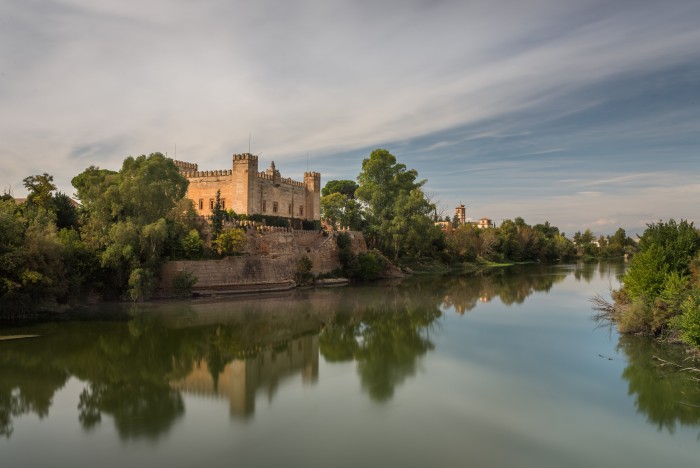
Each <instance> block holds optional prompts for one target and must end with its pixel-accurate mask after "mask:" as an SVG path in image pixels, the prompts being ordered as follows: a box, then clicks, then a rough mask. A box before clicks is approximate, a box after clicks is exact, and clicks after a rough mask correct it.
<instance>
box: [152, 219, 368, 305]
mask: <svg viewBox="0 0 700 468" xmlns="http://www.w3.org/2000/svg"><path fill="white" fill-rule="evenodd" d="M346 232H347V233H348V234H349V235H350V238H351V240H352V246H353V251H354V252H355V253H360V252H366V251H367V245H366V243H365V239H364V237H363V235H362V233H361V232H354V231H346ZM336 237H337V233H334V232H331V233H330V234H329V235H327V236H324V235H322V234H321V233H320V232H319V231H290V232H272V233H264V234H259V233H256V232H254V231H249V232H248V243H247V254H246V255H244V256H240V257H227V258H224V259H222V260H177V261H171V262H167V263H166V264H165V265H164V267H163V269H162V271H161V283H160V289H161V290H162V291H164V292H166V293H167V292H168V291H170V290H171V289H172V284H173V280H174V279H175V277H176V276H177V275H178V273H180V272H181V271H188V272H190V273H191V274H192V275H194V276H195V277H196V278H197V280H198V281H197V284H196V285H195V287H194V291H195V292H197V291H200V292H201V291H217V290H220V291H235V290H237V289H239V290H251V289H252V290H255V289H256V288H258V287H259V288H260V289H265V288H267V287H269V286H275V285H277V286H280V287H284V285H287V284H288V285H290V286H293V283H292V282H293V280H294V276H295V273H296V268H297V262H298V261H299V259H300V258H301V257H302V256H304V255H306V256H307V257H309V258H310V259H311V262H312V264H313V267H312V272H313V273H316V274H318V273H330V272H331V271H333V270H335V269H338V268H340V261H339V258H338V247H337V242H336Z"/></svg>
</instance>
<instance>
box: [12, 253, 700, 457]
mask: <svg viewBox="0 0 700 468" xmlns="http://www.w3.org/2000/svg"><path fill="white" fill-rule="evenodd" d="M622 268H623V267H622V265H612V264H589V265H583V264H579V265H568V266H556V267H539V266H531V267H523V268H517V269H508V270H500V271H497V272H493V273H492V274H488V275H483V276H478V277H474V276H472V277H444V278H414V279H411V280H408V281H404V282H403V283H400V284H394V285H391V284H388V285H387V284H384V285H371V286H353V287H345V288H337V289H324V290H311V291H295V292H293V293H289V294H288V295H284V296H277V297H270V296H264V297H259V298H255V299H250V298H248V299H236V300H217V301H214V300H207V301H204V300H200V301H191V302H178V303H158V304H147V305H138V306H122V307H119V308H114V306H112V307H107V306H103V307H101V308H100V309H99V310H94V311H91V312H90V315H89V317H84V318H82V319H81V320H63V321H62V322H60V323H50V324H41V325H26V326H21V327H19V326H14V327H9V326H8V325H4V326H3V328H2V329H0V335H9V334H36V335H40V336H39V337H36V338H31V339H25V340H15V341H0V466H2V467H15V466H22V467H25V466H71V467H74V466H119V467H123V466H202V467H204V466H323V467H328V466H348V467H357V466H415V467H426V466H435V467H443V466H460V467H462V466H473V467H500V466H504V467H505V466H513V467H516V466H517V467H539V468H541V467H593V466H596V467H601V466H602V467H607V466H610V467H627V466H630V467H647V466H648V467H652V466H653V467H658V466H663V467H676V466H677V467H692V466H698V465H699V464H700V441H699V437H700V384H698V383H697V382H695V381H693V380H691V378H689V376H687V375H684V374H679V373H675V372H672V371H670V370H669V369H664V368H662V367H659V366H658V364H656V363H655V361H653V360H652V358H651V357H652V355H657V356H661V357H663V358H664V359H668V360H673V361H676V362H679V361H680V360H682V359H683V355H682V353H681V352H680V350H678V349H676V348H674V347H664V346H661V345H659V344H655V343H653V342H650V341H648V340H646V339H641V338H630V337H622V338H620V337H619V336H618V335H617V333H616V332H615V331H614V330H610V329H609V328H596V325H595V323H593V322H592V321H591V319H590V317H591V315H592V310H591V308H590V303H589V299H590V297H591V296H592V295H594V294H596V293H601V294H606V293H607V291H608V287H609V284H612V285H613V286H616V285H617V282H618V277H619V275H620V274H621V272H622Z"/></svg>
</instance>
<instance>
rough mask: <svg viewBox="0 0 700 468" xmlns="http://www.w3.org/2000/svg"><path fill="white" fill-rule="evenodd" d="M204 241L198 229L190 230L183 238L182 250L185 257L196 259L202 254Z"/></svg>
mask: <svg viewBox="0 0 700 468" xmlns="http://www.w3.org/2000/svg"><path fill="white" fill-rule="evenodd" d="M203 248H204V241H202V237H201V236H200V235H199V232H198V231H197V230H196V229H191V230H190V232H188V233H187V235H186V236H185V237H184V238H183V239H182V251H183V253H184V256H185V258H188V259H190V260H196V259H198V258H200V257H201V256H202V250H203Z"/></svg>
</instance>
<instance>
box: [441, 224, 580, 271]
mask: <svg viewBox="0 0 700 468" xmlns="http://www.w3.org/2000/svg"><path fill="white" fill-rule="evenodd" d="M446 244H447V249H448V252H449V255H450V257H451V258H452V259H453V260H454V261H457V262H473V261H475V260H478V259H483V260H487V261H496V262H500V261H505V260H510V261H517V262H527V261H530V262H532V261H545V262H552V261H556V260H562V259H567V258H570V257H572V256H573V255H574V253H575V252H574V246H573V244H572V243H571V241H569V240H568V239H567V238H566V237H564V235H562V234H561V233H560V232H559V229H558V228H557V227H556V226H552V225H550V224H549V222H545V223H544V224H537V225H535V226H530V225H528V224H527V223H526V222H525V220H523V219H522V218H516V219H515V220H510V219H506V220H504V221H503V223H501V225H500V226H499V227H498V228H488V229H479V228H477V227H476V226H475V225H473V224H462V225H459V226H458V227H457V228H455V229H452V230H448V231H447V233H446Z"/></svg>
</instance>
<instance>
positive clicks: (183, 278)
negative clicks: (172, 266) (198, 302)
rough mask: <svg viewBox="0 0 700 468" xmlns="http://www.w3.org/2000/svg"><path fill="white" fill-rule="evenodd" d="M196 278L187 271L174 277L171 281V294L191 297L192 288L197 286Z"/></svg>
mask: <svg viewBox="0 0 700 468" xmlns="http://www.w3.org/2000/svg"><path fill="white" fill-rule="evenodd" d="M197 281H198V278H197V277H196V276H194V275H193V274H192V273H190V272H189V271H187V270H183V271H181V272H179V273H178V274H177V275H175V278H174V279H173V292H175V294H176V295H177V296H181V297H187V296H191V295H192V288H194V285H195V284H197Z"/></svg>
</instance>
